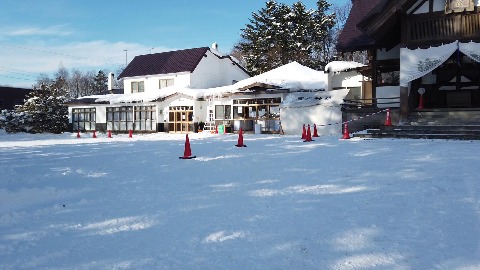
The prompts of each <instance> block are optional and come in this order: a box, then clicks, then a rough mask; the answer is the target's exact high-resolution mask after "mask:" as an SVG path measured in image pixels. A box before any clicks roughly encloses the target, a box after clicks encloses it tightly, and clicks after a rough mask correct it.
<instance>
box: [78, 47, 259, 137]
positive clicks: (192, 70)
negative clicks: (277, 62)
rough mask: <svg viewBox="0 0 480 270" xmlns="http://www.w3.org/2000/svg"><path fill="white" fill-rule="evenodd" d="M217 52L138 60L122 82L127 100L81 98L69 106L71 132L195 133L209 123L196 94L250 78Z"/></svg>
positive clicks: (174, 53) (197, 50) (189, 51)
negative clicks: (200, 125)
mask: <svg viewBox="0 0 480 270" xmlns="http://www.w3.org/2000/svg"><path fill="white" fill-rule="evenodd" d="M216 48H217V47H216V44H214V45H213V46H212V48H208V47H202V48H194V49H186V50H179V51H171V52H163V53H156V54H147V55H140V56H137V57H135V58H134V59H133V60H132V61H131V62H130V63H129V64H128V66H127V67H126V68H125V70H124V71H123V72H122V73H121V74H120V76H119V78H123V79H124V92H123V94H108V95H99V96H90V97H86V98H79V99H77V100H75V101H74V102H72V103H70V104H69V116H70V117H69V121H70V124H71V126H72V130H73V131H76V130H81V131H91V130H98V131H106V130H111V131H114V132H127V131H128V130H134V131H146V132H156V131H170V132H188V131H191V130H193V126H194V122H199V121H201V120H200V119H206V118H207V111H206V110H204V109H203V107H204V106H205V105H206V102H205V101H204V100H202V99H201V98H200V99H198V98H191V97H196V95H197V94H196V91H195V90H196V89H206V88H213V87H219V86H225V85H231V84H233V83H235V82H237V81H240V80H243V79H245V78H248V77H250V76H249V75H248V72H247V71H246V70H245V69H244V68H243V67H241V66H240V65H239V64H238V63H237V62H236V61H235V60H234V59H232V58H231V57H230V56H227V55H223V54H221V53H219V52H218V51H217V50H216ZM110 79H111V77H110ZM178 89H182V91H179V90H178Z"/></svg>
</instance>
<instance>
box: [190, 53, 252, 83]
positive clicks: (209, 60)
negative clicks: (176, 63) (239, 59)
mask: <svg viewBox="0 0 480 270" xmlns="http://www.w3.org/2000/svg"><path fill="white" fill-rule="evenodd" d="M248 77H249V76H248V74H246V73H245V72H243V71H242V69H240V68H239V67H238V66H237V65H233V63H232V61H231V60H230V59H228V58H224V59H220V58H218V56H216V55H214V54H213V53H212V52H210V51H207V57H203V58H202V60H201V61H200V63H199V64H198V66H197V68H196V69H195V70H194V71H193V73H192V77H191V82H192V84H191V86H192V88H200V89H208V88H214V87H219V86H225V85H232V82H233V80H236V81H240V80H243V79H246V78H248Z"/></svg>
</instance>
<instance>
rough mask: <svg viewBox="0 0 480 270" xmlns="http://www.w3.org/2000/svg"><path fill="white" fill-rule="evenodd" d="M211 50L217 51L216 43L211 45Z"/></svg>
mask: <svg viewBox="0 0 480 270" xmlns="http://www.w3.org/2000/svg"><path fill="white" fill-rule="evenodd" d="M212 49H214V50H216V51H218V44H217V42H214V43H213V44H212Z"/></svg>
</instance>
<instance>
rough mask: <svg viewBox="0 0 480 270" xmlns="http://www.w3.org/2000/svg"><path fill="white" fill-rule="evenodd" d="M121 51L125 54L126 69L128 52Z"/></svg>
mask: <svg viewBox="0 0 480 270" xmlns="http://www.w3.org/2000/svg"><path fill="white" fill-rule="evenodd" d="M123 51H124V52H125V67H127V63H128V61H127V55H128V53H127V52H128V50H123Z"/></svg>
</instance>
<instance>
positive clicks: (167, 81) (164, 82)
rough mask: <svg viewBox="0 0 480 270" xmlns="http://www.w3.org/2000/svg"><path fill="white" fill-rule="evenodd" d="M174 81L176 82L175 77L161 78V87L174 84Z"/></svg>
mask: <svg viewBox="0 0 480 270" xmlns="http://www.w3.org/2000/svg"><path fill="white" fill-rule="evenodd" d="M173 83H174V81H173V79H160V82H159V88H160V89H162V88H165V87H169V86H172V85H173Z"/></svg>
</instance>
